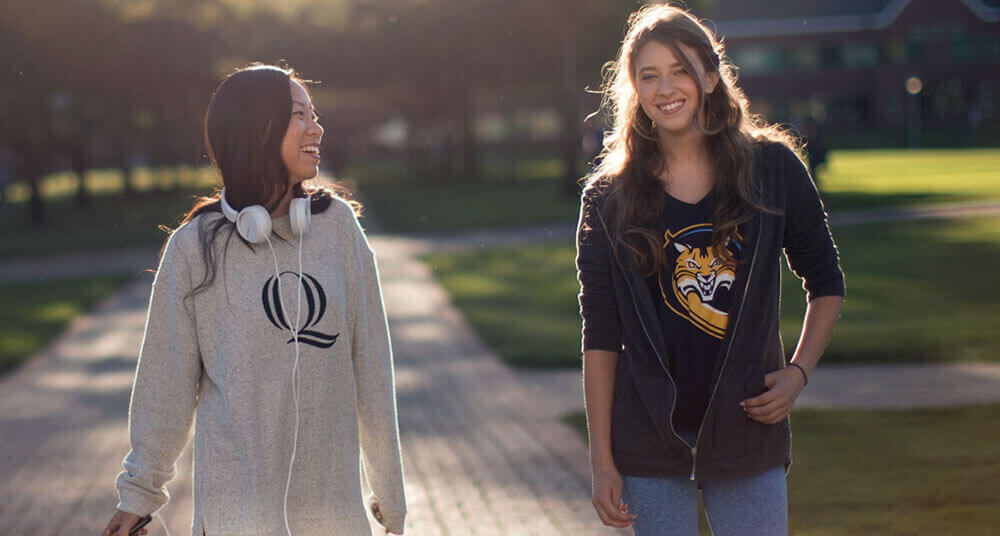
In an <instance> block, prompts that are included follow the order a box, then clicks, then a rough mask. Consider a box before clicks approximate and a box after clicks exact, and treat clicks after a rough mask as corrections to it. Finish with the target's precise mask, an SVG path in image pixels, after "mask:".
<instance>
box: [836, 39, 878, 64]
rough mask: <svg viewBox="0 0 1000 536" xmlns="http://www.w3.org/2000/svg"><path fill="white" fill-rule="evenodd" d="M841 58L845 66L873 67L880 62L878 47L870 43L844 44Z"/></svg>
mask: <svg viewBox="0 0 1000 536" xmlns="http://www.w3.org/2000/svg"><path fill="white" fill-rule="evenodd" d="M841 59H842V61H843V64H844V66H845V67H854V68H858V67H872V66H874V65H877V64H878V48H877V47H876V46H875V45H872V44H870V43H851V44H847V45H844V47H843V49H842V50H841Z"/></svg>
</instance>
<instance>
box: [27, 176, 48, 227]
mask: <svg viewBox="0 0 1000 536" xmlns="http://www.w3.org/2000/svg"><path fill="white" fill-rule="evenodd" d="M33 167H34V166H33ZM27 177H28V184H30V185H31V202H30V203H29V205H28V223H29V224H31V225H33V226H35V227H41V226H43V225H45V223H46V217H45V200H44V199H42V188H41V183H42V174H41V172H40V171H39V169H38V168H37V167H35V168H34V169H32V170H31V171H29V173H28V175H27Z"/></svg>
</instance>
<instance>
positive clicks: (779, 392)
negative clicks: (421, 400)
mask: <svg viewBox="0 0 1000 536" xmlns="http://www.w3.org/2000/svg"><path fill="white" fill-rule="evenodd" d="M608 73H609V77H608V80H607V83H606V85H605V88H604V89H605V91H604V99H605V100H604V104H605V109H606V110H607V111H608V112H609V113H610V115H611V116H612V117H613V119H614V127H613V130H612V132H611V133H610V135H609V137H608V138H607V139H606V140H605V149H604V152H603V153H602V156H601V161H600V164H599V166H598V167H597V169H596V170H595V171H594V173H593V174H592V175H591V176H590V177H589V178H588V182H587V186H586V188H585V190H584V193H583V197H582V206H581V213H580V225H579V232H578V254H577V267H578V274H579V279H580V283H581V292H580V309H581V314H582V317H583V350H584V391H585V398H586V409H587V423H588V428H589V433H590V454H591V464H592V469H593V504H594V508H595V509H596V510H597V514H598V516H599V517H600V518H601V520H602V521H603V522H604V523H605V524H607V525H611V526H616V527H625V526H632V527H633V528H634V530H635V533H636V534H637V535H640V536H645V535H697V534H698V520H697V519H698V495H699V491H700V493H701V496H702V499H703V500H704V505H705V510H706V512H707V514H708V519H709V521H710V523H711V526H712V530H713V531H714V532H715V534H716V535H717V536H732V535H754V536H769V535H781V534H787V532H788V529H787V523H788V519H787V491H786V486H785V472H786V469H787V467H788V465H789V464H790V463H791V456H790V427H789V419H788V415H789V412H790V411H791V409H792V406H793V404H794V402H795V399H796V397H797V396H798V394H799V392H800V391H801V390H802V388H803V387H805V385H806V383H807V381H808V377H809V374H811V373H812V370H813V368H814V367H815V366H816V363H817V362H818V360H819V358H820V355H821V354H822V352H823V350H824V348H825V347H826V345H827V343H828V341H829V339H830V337H831V336H832V333H833V330H834V326H835V324H836V320H837V318H838V316H839V314H840V309H841V304H842V301H843V296H844V293H845V287H844V278H843V273H842V271H841V269H840V266H839V259H838V254H837V249H836V246H835V245H834V242H833V238H832V235H831V233H830V230H829V227H828V225H827V221H826V214H825V211H824V208H823V204H822V202H821V200H820V197H819V195H818V193H817V190H816V188H815V186H814V184H813V182H812V181H811V180H810V176H809V173H808V171H807V170H806V168H805V167H804V166H803V164H802V161H801V160H800V159H799V157H798V155H797V153H796V151H797V149H798V147H797V146H796V144H795V142H794V141H793V140H792V139H791V138H790V137H789V136H787V135H786V134H784V133H783V132H782V131H781V130H779V129H778V128H776V127H775V126H773V125H769V124H767V123H766V122H764V121H763V120H762V119H761V118H758V117H753V116H751V115H750V114H749V112H748V102H747V99H746V97H745V96H744V94H743V92H742V91H741V90H740V89H739V88H738V87H737V86H736V77H735V72H734V69H733V66H732V65H730V64H729V63H728V60H727V58H726V56H725V50H724V48H723V46H722V44H721V43H720V42H719V41H718V40H716V39H715V37H714V36H713V35H712V33H711V31H709V30H708V29H707V28H706V27H705V26H704V25H703V24H702V23H701V22H699V21H698V20H697V19H695V18H694V17H692V16H691V15H690V14H688V13H687V12H685V11H683V10H681V9H678V8H675V7H672V6H669V5H651V6H647V7H645V8H643V9H641V10H640V11H638V12H637V13H635V14H633V16H632V18H631V19H630V21H629V27H628V31H627V34H626V37H625V40H624V42H623V45H622V47H621V49H620V51H619V55H618V59H617V62H616V63H615V64H614V65H613V68H612V69H609V71H608ZM782 253H784V254H785V256H786V257H787V259H788V262H789V265H790V266H791V268H792V270H793V271H794V272H795V273H796V275H798V276H799V277H800V278H802V279H803V281H804V288H805V289H806V292H807V299H808V308H807V311H806V314H805V319H804V322H803V328H802V334H801V337H800V339H799V342H798V345H797V347H796V348H795V351H794V353H793V354H792V356H791V359H790V360H789V361H787V362H786V359H785V354H784V350H783V347H782V341H781V336H780V332H779V316H778V309H779V303H780V278H781V264H780V257H781V255H782Z"/></svg>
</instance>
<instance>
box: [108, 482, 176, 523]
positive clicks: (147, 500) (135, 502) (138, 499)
mask: <svg viewBox="0 0 1000 536" xmlns="http://www.w3.org/2000/svg"><path fill="white" fill-rule="evenodd" d="M116 487H117V488H118V506H117V508H118V509H119V510H121V511H122V512H128V513H130V514H135V515H137V516H139V517H145V516H147V515H149V514H152V513H153V512H155V511H157V510H159V509H160V508H161V507H163V505H164V504H166V503H165V502H164V501H163V498H162V497H161V496H160V495H159V494H155V493H150V492H149V491H148V490H145V489H143V488H141V487H139V486H136V485H135V484H132V483H131V482H128V481H127V480H126V479H124V478H122V477H121V476H119V477H118V482H117V485H116Z"/></svg>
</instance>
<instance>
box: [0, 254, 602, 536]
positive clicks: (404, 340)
mask: <svg viewBox="0 0 1000 536" xmlns="http://www.w3.org/2000/svg"><path fill="white" fill-rule="evenodd" d="M374 247H375V249H376V251H377V252H378V254H379V262H380V266H381V270H382V274H381V275H382V281H383V288H384V292H385V299H386V304H387V308H388V311H389V317H390V325H391V329H392V335H393V346H394V349H395V355H396V364H397V388H398V397H399V410H400V416H399V418H400V428H401V434H402V442H403V452H404V470H405V472H406V477H407V490H406V491H407V495H408V501H409V510H410V514H409V516H408V519H407V534H414V535H419V536H424V535H429V536H434V535H466V534H483V535H532V534H538V535H558V534H565V535H586V534H614V533H615V531H610V530H604V529H603V528H602V527H601V526H600V524H599V522H598V521H597V519H596V517H595V515H594V514H593V511H592V509H591V506H590V501H589V466H588V462H587V455H586V448H585V445H584V443H583V441H582V440H581V438H580V437H579V436H578V435H577V434H576V432H575V431H574V430H572V429H570V428H569V427H568V426H567V425H565V424H563V423H561V422H560V421H559V420H558V416H556V415H554V414H552V413H551V412H548V411H539V410H538V407H537V403H536V402H535V401H534V400H532V398H531V396H530V395H529V392H528V391H526V390H525V389H524V388H523V387H522V385H521V383H520V382H519V381H518V379H517V378H516V377H515V376H514V374H513V373H512V372H511V371H510V369H508V368H507V367H506V366H504V365H503V364H502V363H501V362H500V361H499V360H498V359H497V358H496V357H495V356H494V355H493V353H492V352H491V351H490V350H489V349H487V348H486V347H485V346H483V344H482V343H481V342H480V341H479V340H478V338H477V337H476V336H475V335H474V334H473V333H472V331H471V330H470V328H469V327H468V325H467V324H466V323H465V322H464V320H463V319H462V317H461V316H460V315H459V313H458V312H457V311H456V310H455V309H454V308H453V307H452V306H451V305H450V302H449V299H448V297H447V296H446V294H445V293H444V291H443V290H442V289H441V288H440V287H439V286H438V285H437V284H436V283H435V282H434V280H433V278H432V274H431V273H430V270H429V269H428V268H427V267H425V266H424V265H423V264H421V263H419V262H418V261H416V260H415V257H414V255H413V248H412V247H411V246H410V245H409V244H408V242H406V241H403V240H392V239H376V240H375V241H374ZM144 277H145V279H143V280H141V281H139V282H136V283H132V284H129V285H127V286H125V287H124V288H123V289H122V290H121V291H119V292H118V293H116V294H114V295H113V296H112V297H110V298H109V299H107V300H105V301H104V302H102V303H101V304H100V305H99V306H98V308H97V310H96V311H95V312H93V313H92V314H88V315H84V316H82V317H80V318H78V319H77V320H76V321H75V322H73V324H72V325H71V327H70V328H69V329H68V331H67V332H66V333H65V334H64V335H63V336H62V337H60V338H59V340H58V341H56V342H55V343H54V344H53V345H51V346H50V347H49V348H48V349H46V350H45V351H44V352H42V354H41V355H38V356H36V358H35V359H33V360H32V361H31V362H29V363H28V364H27V365H26V366H25V367H23V368H21V369H20V370H18V371H16V372H14V373H12V374H11V375H9V376H7V377H5V378H3V379H2V380H0V534H3V535H5V536H20V535H31V536H39V535H71V536H77V535H80V534H99V533H100V530H101V529H102V528H103V527H104V524H105V523H106V522H107V519H108V517H109V516H110V514H111V513H112V511H113V507H114V504H115V502H116V497H115V492H114V488H113V479H114V476H115V475H116V474H117V472H118V471H119V470H120V462H121V459H122V458H123V457H124V455H125V454H126V453H127V451H128V438H127V431H126V426H127V422H126V413H127V409H128V399H129V391H130V388H131V382H132V375H133V371H134V367H135V356H136V354H137V350H138V347H139V343H140V341H141V338H142V329H143V324H144V321H145V307H146V303H147V300H148V288H149V278H148V276H144ZM190 456H191V454H190V450H188V451H186V452H185V453H184V455H183V456H182V458H181V460H182V461H181V463H180V465H179V476H178V478H177V479H176V480H175V481H174V482H173V483H172V484H171V485H170V489H171V491H172V494H173V499H172V500H171V503H170V504H169V505H168V506H167V507H166V508H164V512H163V515H164V517H165V518H166V521H167V523H168V524H169V527H170V532H171V534H174V535H178V534H188V533H189V528H188V527H189V524H190V516H191V495H190V488H191V478H190V475H191V459H190ZM153 534H162V533H161V531H160V530H159V528H156V531H155V532H153Z"/></svg>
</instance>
